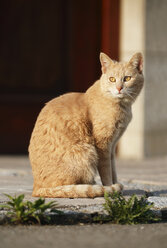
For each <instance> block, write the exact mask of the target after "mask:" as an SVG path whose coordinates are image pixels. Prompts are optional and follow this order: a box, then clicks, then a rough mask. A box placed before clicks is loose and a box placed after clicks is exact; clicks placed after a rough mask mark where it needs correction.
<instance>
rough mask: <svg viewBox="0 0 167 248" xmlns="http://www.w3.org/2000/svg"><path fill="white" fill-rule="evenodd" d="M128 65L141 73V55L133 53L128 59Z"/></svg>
mask: <svg viewBox="0 0 167 248" xmlns="http://www.w3.org/2000/svg"><path fill="white" fill-rule="evenodd" d="M129 64H131V65H132V66H133V67H134V68H136V69H137V70H138V71H139V73H142V72H143V56H142V54H141V53H135V54H134V55H133V57H132V58H131V59H130V61H129Z"/></svg>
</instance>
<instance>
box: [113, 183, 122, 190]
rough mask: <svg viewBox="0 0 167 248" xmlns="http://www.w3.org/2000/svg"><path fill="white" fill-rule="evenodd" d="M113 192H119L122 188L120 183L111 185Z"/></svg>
mask: <svg viewBox="0 0 167 248" xmlns="http://www.w3.org/2000/svg"><path fill="white" fill-rule="evenodd" d="M112 188H113V190H114V191H117V192H121V191H122V190H123V188H124V186H123V185H122V184H121V183H116V184H113V185H112Z"/></svg>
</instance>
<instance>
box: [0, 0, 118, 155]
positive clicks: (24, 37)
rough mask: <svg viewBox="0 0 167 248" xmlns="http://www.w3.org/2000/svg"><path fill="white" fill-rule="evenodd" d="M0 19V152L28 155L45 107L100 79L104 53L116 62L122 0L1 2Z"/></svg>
mask: <svg viewBox="0 0 167 248" xmlns="http://www.w3.org/2000/svg"><path fill="white" fill-rule="evenodd" d="M0 18H1V21H0V33H1V38H0V113H1V122H0V153H1V154H5V153H6V154H7V153H8V154H17V153H26V152H27V148H28V143H29V139H30V135H31V132H32V129H33V126H34V123H35V120H36V117H37V115H38V113H39V111H40V109H41V108H42V107H43V106H44V104H45V103H46V102H47V101H49V100H50V99H51V98H53V97H56V96H58V95H60V94H63V93H65V92H69V91H85V90H86V89H87V88H88V87H89V86H90V85H91V84H92V83H93V82H94V81H95V80H96V79H98V77H99V76H100V63H99V53H100V51H104V52H106V53H108V55H110V56H112V58H113V59H118V41H119V1H117V0H112V1H110V0H91V1H90V0H85V1H80V0H67V1H62V0H49V1H44V0H29V1H26V0H22V1H20V0H8V1H6V0H3V1H1V3H0Z"/></svg>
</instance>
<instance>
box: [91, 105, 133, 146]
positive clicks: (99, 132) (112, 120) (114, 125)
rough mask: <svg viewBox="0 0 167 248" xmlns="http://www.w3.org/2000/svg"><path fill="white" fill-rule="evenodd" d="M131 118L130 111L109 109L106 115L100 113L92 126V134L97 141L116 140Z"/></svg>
mask: <svg viewBox="0 0 167 248" xmlns="http://www.w3.org/2000/svg"><path fill="white" fill-rule="evenodd" d="M131 118H132V114H131V111H123V110H120V109H119V111H114V112H113V111H111V113H108V115H101V118H99V119H98V120H97V122H96V124H95V126H94V131H95V132H94V134H95V137H96V140H98V143H99V142H100V140H101V141H104V142H105V141H106V143H107V142H108V143H111V142H114V143H115V142H116V141H117V140H118V139H119V137H120V136H121V135H122V134H123V132H124V131H125V129H126V128H127V126H128V124H129V122H130V120H131Z"/></svg>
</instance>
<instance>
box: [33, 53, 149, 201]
mask: <svg viewBox="0 0 167 248" xmlns="http://www.w3.org/2000/svg"><path fill="white" fill-rule="evenodd" d="M100 61H101V65H102V76H101V78H100V80H98V81H97V82H95V83H94V84H93V85H92V86H91V87H90V88H89V89H88V90H87V91H86V92H85V93H68V94H65V95H62V96H60V97H57V98H55V99H53V100H52V101H50V102H48V103H47V104H46V106H45V107H44V108H43V109H42V111H41V112H40V114H39V116H38V119H37V122H36V124H35V127H34V130H33V133H32V137H31V141H30V146H29V155H30V161H31V165H32V170H33V177H34V187H33V196H42V197H69V198H78V197H92V198H94V197H99V196H103V195H104V191H108V192H113V191H121V190H122V185H121V184H119V183H117V175H116V170H115V164H114V153H115V146H116V143H117V141H118V139H119V138H120V137H121V135H122V134H123V132H124V131H125V129H126V127H127V125H128V123H129V122H130V120H131V118H132V114H131V104H132V103H133V102H134V100H135V99H136V97H137V95H138V94H139V92H140V90H141V89H142V86H143V82H144V78H143V74H142V69H143V59H142V55H141V54H140V53H136V54H135V55H134V56H133V57H132V58H131V60H130V61H129V62H124V63H121V62H120V63H118V62H116V61H112V60H111V59H110V58H109V57H108V56H107V55H105V54H104V53H101V54H100ZM97 171H98V172H99V175H100V177H101V181H102V184H103V185H104V186H102V185H95V181H94V178H95V175H96V172H97Z"/></svg>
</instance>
